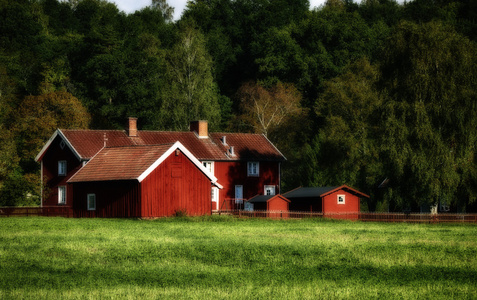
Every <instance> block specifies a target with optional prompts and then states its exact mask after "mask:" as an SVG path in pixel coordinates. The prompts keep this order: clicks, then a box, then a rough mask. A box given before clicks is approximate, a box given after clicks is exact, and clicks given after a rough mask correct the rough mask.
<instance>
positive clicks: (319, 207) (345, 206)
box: [283, 185, 369, 219]
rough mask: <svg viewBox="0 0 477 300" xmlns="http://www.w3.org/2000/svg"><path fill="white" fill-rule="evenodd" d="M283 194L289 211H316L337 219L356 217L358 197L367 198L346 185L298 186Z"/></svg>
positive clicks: (358, 204)
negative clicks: (287, 200)
mask: <svg viewBox="0 0 477 300" xmlns="http://www.w3.org/2000/svg"><path fill="white" fill-rule="evenodd" d="M283 196H285V197H286V198H287V199H289V200H290V206H289V207H290V211H307V212H318V213H323V215H324V216H326V215H328V216H330V217H333V218H339V219H357V218H358V213H359V211H360V198H369V196H368V195H366V194H364V193H362V192H360V191H357V190H355V189H353V188H351V187H349V186H347V185H342V186H337V187H300V188H297V189H294V190H292V191H290V192H288V193H285V194H283Z"/></svg>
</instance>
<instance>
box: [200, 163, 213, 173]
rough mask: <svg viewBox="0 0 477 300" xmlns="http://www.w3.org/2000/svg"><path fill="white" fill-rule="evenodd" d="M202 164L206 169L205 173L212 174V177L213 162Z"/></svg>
mask: <svg viewBox="0 0 477 300" xmlns="http://www.w3.org/2000/svg"><path fill="white" fill-rule="evenodd" d="M202 164H203V165H204V167H205V168H206V169H207V171H209V172H210V173H212V175H214V162H213V161H204V162H202Z"/></svg>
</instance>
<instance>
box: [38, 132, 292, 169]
mask: <svg viewBox="0 0 477 300" xmlns="http://www.w3.org/2000/svg"><path fill="white" fill-rule="evenodd" d="M57 136H60V137H61V138H62V139H63V140H64V141H65V142H66V144H67V145H68V147H69V148H70V149H71V150H72V151H73V152H74V154H75V155H76V156H77V157H78V159H80V160H89V159H91V158H92V157H93V156H94V155H95V154H96V153H98V152H99V151H100V150H101V149H102V148H103V147H105V145H106V146H107V147H118V146H133V145H160V144H168V143H175V142H176V141H179V142H180V143H181V144H183V145H184V146H185V147H186V148H187V149H189V151H190V152H191V153H192V154H193V155H194V156H195V157H196V158H197V159H199V160H213V161H227V160H258V161H264V160H268V161H283V160H285V157H284V156H283V155H282V154H281V153H280V151H278V149H277V148H275V146H274V145H273V144H272V143H271V142H270V141H269V140H268V139H267V138H266V137H265V136H264V135H261V134H249V133H210V134H209V138H199V137H198V136H197V134H196V133H195V132H192V131H181V132H176V131H138V133H137V136H135V137H130V136H128V134H127V133H126V131H125V130H75V129H58V130H57V131H55V133H54V134H53V135H52V137H51V138H50V140H49V141H48V142H47V143H46V144H45V146H44V147H43V149H42V150H41V151H40V153H39V154H38V155H37V157H36V160H37V161H40V160H41V159H42V158H43V155H44V153H45V152H46V150H47V149H48V147H49V146H50V144H51V143H52V141H53V140H54V139H55V138H56V137H57ZM224 136H225V137H226V141H227V145H224V144H223V143H222V141H221V138H222V137H224ZM230 146H233V147H234V153H235V155H234V156H231V155H229V153H228V149H229V148H230Z"/></svg>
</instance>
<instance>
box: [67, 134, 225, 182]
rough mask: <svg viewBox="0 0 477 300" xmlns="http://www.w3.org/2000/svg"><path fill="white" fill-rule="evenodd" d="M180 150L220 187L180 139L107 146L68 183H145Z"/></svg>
mask: <svg viewBox="0 0 477 300" xmlns="http://www.w3.org/2000/svg"><path fill="white" fill-rule="evenodd" d="M176 149H179V150H180V151H181V152H182V153H184V155H186V156H187V157H188V158H189V159H190V160H191V161H192V162H193V163H194V164H195V165H196V166H197V167H198V168H199V169H200V170H201V171H202V172H203V173H204V174H205V175H206V176H207V177H208V178H209V179H210V180H211V182H212V183H214V184H215V185H216V186H218V187H219V188H222V186H221V185H220V184H218V183H217V178H216V177H215V176H213V175H212V174H211V173H210V172H209V171H208V170H207V169H206V168H205V167H204V166H203V165H202V164H201V163H200V162H199V161H198V160H197V159H196V158H195V157H194V156H193V155H192V154H191V153H190V152H189V151H188V150H187V149H186V148H185V147H184V146H183V145H182V144H181V143H180V142H176V143H174V144H164V145H135V146H121V147H107V148H103V149H102V150H101V151H99V152H98V154H96V155H95V156H94V157H93V158H92V159H91V160H90V161H89V162H88V163H87V164H86V165H85V166H84V167H83V168H81V169H80V170H79V171H78V172H77V173H76V174H75V175H73V176H72V177H71V178H70V179H69V180H68V182H69V183H74V182H91V181H112V180H138V181H139V182H141V181H142V180H143V179H144V178H146V177H147V176H148V175H149V174H150V173H151V172H152V171H153V170H154V169H155V168H156V167H157V166H159V165H160V164H161V163H162V162H163V161H164V160H165V159H166V158H167V157H169V155H171V153H172V152H174V151H175V150H176Z"/></svg>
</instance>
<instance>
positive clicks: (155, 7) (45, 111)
mask: <svg viewBox="0 0 477 300" xmlns="http://www.w3.org/2000/svg"><path fill="white" fill-rule="evenodd" d="M476 18H477V2H476V1H473V0H454V1H448V0H445V1H444V0H413V1H409V2H405V3H403V4H399V3H398V2H396V1H394V0H363V1H362V2H361V3H359V4H358V3H355V2H353V1H352V0H328V1H327V2H326V4H325V5H323V6H321V7H319V8H316V9H314V10H310V9H309V2H308V1H307V0H273V1H272V0H253V1H250V0H193V1H190V2H189V3H188V5H187V7H186V10H185V11H184V13H183V15H182V17H181V18H180V20H177V21H173V20H172V9H171V7H169V5H168V4H167V2H166V1H165V0H152V2H151V5H150V6H149V7H146V8H144V9H141V10H139V11H136V12H135V13H132V14H125V13H123V12H121V11H119V10H118V8H117V7H116V6H115V5H114V4H112V3H109V2H107V1H105V0H66V1H60V0H17V1H9V0H0V19H1V20H2V21H1V22H0V102H1V103H0V104H1V106H0V182H1V187H0V204H3V205H13V204H32V203H35V202H37V201H38V191H39V188H38V186H39V182H40V178H39V170H38V169H39V167H38V165H37V164H36V163H35V162H34V160H33V159H34V156H35V154H36V153H38V151H39V150H40V149H41V146H42V145H43V143H44V142H45V141H46V140H47V139H48V137H49V136H50V135H51V134H52V132H53V131H54V130H55V129H56V128H57V127H61V128H123V124H124V121H125V119H126V117H128V116H136V117H138V118H139V126H140V128H142V129H156V130H157V129H166V130H185V129H187V126H188V123H189V121H190V120H193V119H207V120H209V123H210V127H211V129H212V130H229V131H245V132H259V133H263V134H266V135H267V136H268V137H269V138H270V139H271V140H272V141H273V142H274V143H275V144H276V145H277V146H278V148H279V149H280V150H281V151H282V152H283V153H284V155H285V156H286V157H287V159H288V160H287V162H286V163H284V165H283V173H282V180H283V190H288V189H291V188H294V187H296V186H299V185H303V186H325V185H341V184H345V183H346V184H348V185H351V186H354V187H356V188H358V189H359V190H361V191H363V192H365V193H368V194H370V195H371V199H370V200H369V201H368V202H367V203H366V204H367V207H368V209H370V210H380V211H383V210H392V211H407V210H413V211H416V210H419V209H420V207H423V206H429V205H433V204H436V203H441V204H445V205H446V206H449V207H451V209H453V210H454V211H476V210H477V167H476V160H477V157H476V145H477V127H476V124H477V112H476V111H477V110H476V103H477V88H476V87H477V45H476V39H477V35H476V32H477V25H476V24H477V22H476ZM363 204H364V203H363Z"/></svg>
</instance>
